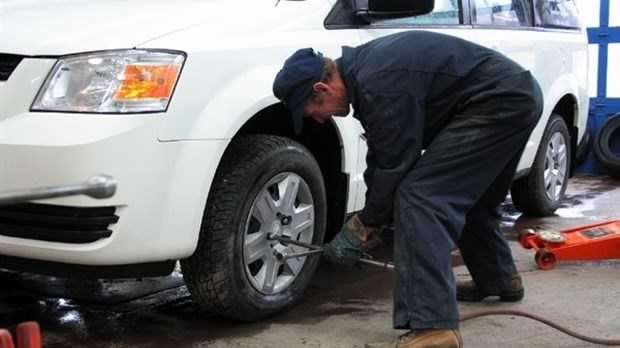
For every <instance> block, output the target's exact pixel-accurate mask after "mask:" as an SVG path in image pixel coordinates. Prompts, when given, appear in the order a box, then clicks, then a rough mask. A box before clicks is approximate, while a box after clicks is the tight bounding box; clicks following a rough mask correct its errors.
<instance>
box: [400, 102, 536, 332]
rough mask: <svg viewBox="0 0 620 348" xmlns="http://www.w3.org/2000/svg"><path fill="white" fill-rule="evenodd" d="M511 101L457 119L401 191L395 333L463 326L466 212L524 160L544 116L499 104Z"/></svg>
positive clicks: (413, 172) (532, 111)
mask: <svg viewBox="0 0 620 348" xmlns="http://www.w3.org/2000/svg"><path fill="white" fill-rule="evenodd" d="M526 99H527V98H526ZM513 101H514V100H507V101H504V102H503V103H502V102H501V101H500V103H502V104H498V105H500V106H499V107H496V108H493V109H492V110H491V111H499V113H495V112H489V113H485V114H467V115H456V116H455V117H454V118H453V120H452V121H450V123H449V124H448V125H447V126H446V127H445V128H444V129H443V130H442V131H440V133H439V134H438V135H437V136H436V138H435V139H434V140H433V142H432V143H431V144H430V146H429V147H428V148H427V149H426V152H425V153H424V155H423V156H422V158H421V159H420V160H419V161H418V163H417V164H416V165H415V167H414V168H413V169H412V171H411V172H410V173H409V174H408V175H407V176H406V177H405V179H404V180H403V182H402V183H401V185H400V186H399V187H398V190H397V193H396V197H395V222H396V234H395V239H394V254H395V264H396V270H395V271H396V272H395V286H394V327H395V328H411V329H430V328H447V329H450V328H457V327H458V318H459V316H458V308H457V304H456V294H455V282H454V275H453V272H452V264H451V257H450V256H451V251H452V249H453V247H454V246H455V245H457V244H458V241H459V239H460V235H461V231H462V230H463V227H464V225H465V218H466V214H467V213H468V212H469V211H470V209H471V208H472V207H473V206H474V205H475V204H476V202H478V200H480V198H481V197H482V196H483V194H484V193H485V192H486V191H487V190H488V189H489V187H490V186H491V184H492V183H493V182H494V181H495V180H496V179H497V177H498V175H500V174H501V173H502V172H503V171H504V169H505V168H506V167H507V166H508V165H509V163H510V162H511V161H512V160H513V158H514V157H515V156H519V155H520V153H521V152H522V149H523V146H524V144H525V143H526V141H527V139H528V138H529V135H530V133H531V130H532V129H533V127H534V125H535V124H536V121H537V120H538V117H539V114H540V113H539V109H538V108H537V109H536V110H534V108H532V109H530V107H529V106H528V109H526V110H518V109H508V108H507V107H506V108H504V107H503V106H501V105H506V104H508V105H510V104H509V103H510V102H513ZM519 101H521V100H519ZM530 101H531V100H530ZM513 105H514V104H513ZM524 105H525V104H524Z"/></svg>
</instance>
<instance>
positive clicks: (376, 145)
mask: <svg viewBox="0 0 620 348" xmlns="http://www.w3.org/2000/svg"><path fill="white" fill-rule="evenodd" d="M360 106H361V108H360V109H361V110H360V111H361V114H362V115H363V119H364V121H365V124H366V129H367V142H368V148H369V150H368V151H369V154H370V156H369V159H371V161H372V162H374V163H368V165H369V166H368V167H369V169H367V170H366V172H364V179H365V181H366V185H367V187H368V191H367V192H366V204H365V207H364V209H363V210H362V212H361V213H360V220H361V221H362V222H363V223H364V224H365V225H367V226H372V227H378V226H380V225H383V224H386V223H390V222H391V221H392V218H393V202H394V193H395V192H396V188H397V187H398V185H399V184H400V182H401V180H402V179H403V178H404V176H405V175H406V174H407V173H408V172H409V171H410V170H411V168H413V166H414V165H415V163H416V162H417V161H418V159H419V158H420V154H421V150H422V132H423V129H424V105H423V104H422V103H421V101H420V100H419V99H417V98H415V97H414V96H411V95H409V94H408V93H403V94H373V93H371V92H367V91H366V93H364V95H363V97H362V100H361V105H360Z"/></svg>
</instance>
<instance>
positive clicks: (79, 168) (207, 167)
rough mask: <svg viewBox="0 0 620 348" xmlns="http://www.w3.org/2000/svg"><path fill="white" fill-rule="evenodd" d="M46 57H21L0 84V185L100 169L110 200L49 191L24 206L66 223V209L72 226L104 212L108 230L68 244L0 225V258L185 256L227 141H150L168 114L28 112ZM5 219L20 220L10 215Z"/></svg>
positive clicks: (80, 260) (41, 182)
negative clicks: (111, 182) (109, 182)
mask: <svg viewBox="0 0 620 348" xmlns="http://www.w3.org/2000/svg"><path fill="white" fill-rule="evenodd" d="M52 64H53V61H48V60H24V61H23V62H22V63H21V64H20V65H19V66H18V67H17V68H16V69H15V71H14V72H13V74H12V76H11V78H10V79H9V80H8V81H6V82H0V105H2V107H0V159H1V160H0V168H1V170H0V191H8V190H17V189H25V188H32V187H39V186H53V185H62V184H73V183H77V182H82V181H83V180H84V179H85V178H88V177H90V176H92V175H94V174H98V173H105V174H109V175H111V176H112V177H114V178H115V179H116V180H117V183H118V186H117V191H116V194H115V195H114V196H113V197H111V198H108V199H103V200H96V199H93V198H89V197H85V196H74V197H66V198H58V199H53V200H45V201H38V202H36V203H37V205H34V206H30V208H29V209H31V210H32V209H34V210H35V213H37V214H38V213H40V212H41V211H42V210H41V208H44V209H43V210H47V211H49V210H50V206H49V205H52V207H51V210H54V211H56V212H58V211H60V213H59V214H60V216H56V217H55V218H54V219H53V220H54V221H56V222H57V220H58V218H60V219H61V220H63V219H65V222H64V223H67V220H66V218H67V215H69V216H73V220H72V221H69V222H68V223H70V224H71V223H74V224H75V223H77V224H81V225H83V224H84V221H85V220H83V219H82V218H80V217H83V216H87V217H88V216H91V217H92V213H93V212H96V213H95V216H99V217H102V216H101V214H103V217H104V218H105V219H107V220H105V221H104V223H105V227H106V228H105V229H107V230H109V231H110V233H109V235H107V236H106V235H105V234H101V235H98V236H97V238H93V237H92V235H91V237H88V238H85V239H82V240H80V242H79V243H76V242H75V240H71V239H67V238H56V240H52V239H53V238H49V237H47V238H33V237H32V233H30V234H29V233H27V232H28V230H27V229H26V228H24V229H23V233H22V234H20V228H12V232H11V233H6V234H4V235H3V234H2V231H0V255H2V256H8V257H17V258H23V259H32V260H40V261H49V262H57V263H67V264H76V265H92V266H114V265H126V264H138V263H149V262H160V261H167V260H177V259H179V258H184V257H187V256H189V255H191V254H192V252H193V250H194V249H195V247H196V244H197V241H198V236H199V231H200V225H201V221H202V214H203V211H204V206H205V203H206V198H207V195H208V190H209V187H210V183H211V181H212V180H213V176H214V174H215V170H216V169H217V164H218V163H219V159H220V157H221V155H222V153H223V151H224V149H225V147H226V145H227V143H228V142H227V141H226V140H203V141H166V142H162V141H159V140H158V133H159V132H161V126H162V124H165V122H163V121H164V120H165V119H166V118H168V117H175V115H174V114H170V113H161V114H145V115H93V114H65V113H32V112H29V110H28V109H29V107H30V103H31V102H32V100H33V99H34V96H35V95H36V93H37V89H38V86H39V85H40V83H41V79H42V78H43V77H44V76H45V72H46V71H48V70H49V68H50V67H51V65H52ZM41 76H43V77H41ZM41 204H45V205H41ZM32 207H34V208H32ZM18 210H19V209H18ZM31 213H32V211H31ZM20 214H23V209H22V211H21V212H20ZM45 214H47V213H45ZM76 214H77V215H76ZM47 215H49V214H47ZM1 216H4V222H5V223H6V219H7V216H9V218H10V216H11V214H10V213H8V215H7V213H6V210H5V213H4V215H1ZM76 216H77V218H76ZM114 216H116V218H114ZM39 217H40V215H39ZM48 217H49V216H48ZM1 219H2V218H0V223H1V221H2V220H1ZM26 220H28V219H27V218H26ZM11 221H12V222H13V224H15V223H16V221H17V224H18V225H19V223H20V222H19V221H20V219H17V220H16V219H15V216H13V220H11ZM21 221H22V222H21V223H23V221H24V218H23V215H22V219H21ZM76 221H77V222H76ZM44 225H49V221H47V222H45V221H44ZM61 225H62V224H61ZM65 225H66V224H65ZM18 227H19V226H18ZM0 228H2V227H1V225H0ZM30 232H32V229H30ZM65 236H66V233H65Z"/></svg>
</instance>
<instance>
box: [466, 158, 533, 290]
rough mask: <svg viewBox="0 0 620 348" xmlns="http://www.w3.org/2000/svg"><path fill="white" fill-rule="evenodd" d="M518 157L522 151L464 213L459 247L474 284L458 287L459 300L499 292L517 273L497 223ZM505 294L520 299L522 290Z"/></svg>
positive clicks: (505, 287)
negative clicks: (465, 214)
mask: <svg viewBox="0 0 620 348" xmlns="http://www.w3.org/2000/svg"><path fill="white" fill-rule="evenodd" d="M520 158H521V153H518V154H517V155H515V156H514V157H513V159H512V160H511V161H510V162H509V163H508V165H506V167H505V168H504V170H503V171H502V172H501V173H500V174H499V175H498V176H497V178H496V179H495V181H494V182H493V184H492V185H491V186H490V187H489V188H488V189H487V191H486V192H485V193H484V195H483V196H482V198H480V200H479V201H478V202H477V203H476V204H475V205H474V207H473V208H472V209H471V210H470V211H469V212H468V213H467V216H466V218H465V227H464V229H463V232H462V234H461V239H460V240H459V249H460V251H461V255H462V256H463V260H464V261H465V265H466V266H467V268H468V269H469V272H470V274H471V275H472V278H473V279H474V284H475V285H474V284H471V283H466V284H465V285H467V286H459V294H458V295H459V299H468V300H470V301H473V300H477V301H479V300H481V299H482V298H484V297H485V295H487V294H488V295H500V294H502V292H503V291H502V290H505V289H507V288H508V287H509V285H510V282H511V281H512V278H513V276H514V275H516V274H517V269H516V267H515V265H514V260H513V258H512V253H511V251H510V247H509V246H508V243H507V242H506V239H505V238H504V236H503V234H502V232H501V230H500V228H499V225H500V220H501V216H502V214H501V209H500V205H501V203H502V202H503V201H504V200H505V198H506V195H507V193H508V189H509V188H510V185H511V183H512V178H513V175H514V172H515V170H516V168H517V165H518V163H519V160H520ZM464 288H467V289H464ZM464 290H469V291H464ZM460 292H464V293H463V294H461V293H460ZM506 296H507V297H506V300H513V301H516V300H520V299H521V298H522V296H523V291H522V289H521V288H520V291H516V292H515V293H510V292H509V291H506Z"/></svg>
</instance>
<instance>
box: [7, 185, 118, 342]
mask: <svg viewBox="0 0 620 348" xmlns="http://www.w3.org/2000/svg"><path fill="white" fill-rule="evenodd" d="M115 192H116V180H114V178H112V177H111V176H108V175H95V176H92V177H90V178H89V179H88V180H86V181H85V182H83V183H81V184H75V185H63V186H48V187H39V188H32V189H25V190H15V191H8V192H6V191H4V192H0V205H9V204H17V203H23V202H27V201H32V200H39V199H49V198H57V197H66V196H73V195H86V196H89V197H92V198H96V199H102V198H108V197H112V196H113V195H114V193H115ZM1 312H2V311H1V308H0V313H1ZM41 344H42V341H41V329H40V328H39V324H38V323H37V322H35V321H27V322H23V323H20V324H18V325H17V328H16V336H15V340H13V336H12V335H11V332H9V330H6V329H2V328H0V348H41Z"/></svg>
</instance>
